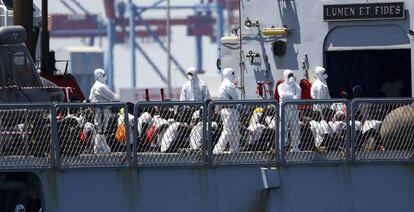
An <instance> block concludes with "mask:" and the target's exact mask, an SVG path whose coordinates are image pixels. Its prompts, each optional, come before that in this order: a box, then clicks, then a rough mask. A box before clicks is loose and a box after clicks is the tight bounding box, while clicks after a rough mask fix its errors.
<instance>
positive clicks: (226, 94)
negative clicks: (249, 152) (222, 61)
mask: <svg viewBox="0 0 414 212" xmlns="http://www.w3.org/2000/svg"><path fill="white" fill-rule="evenodd" d="M235 82H236V75H235V73H234V70H233V69H231V68H225V69H224V70H223V81H222V82H221V85H220V88H219V90H218V96H219V98H220V99H222V100H238V99H239V94H238V92H237V88H236V85H235ZM221 120H222V122H223V132H222V133H221V135H220V138H219V140H218V142H217V144H216V145H215V146H214V149H213V154H220V153H223V152H224V150H225V149H226V146H227V144H230V149H229V151H230V153H236V152H238V151H239V148H240V143H239V141H240V131H239V113H238V112H237V110H236V109H235V108H223V109H221Z"/></svg>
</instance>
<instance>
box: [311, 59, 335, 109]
mask: <svg viewBox="0 0 414 212" xmlns="http://www.w3.org/2000/svg"><path fill="white" fill-rule="evenodd" d="M315 76H316V80H315V81H314V82H313V83H312V87H311V97H312V99H330V98H331V95H330V94H329V89H328V84H327V82H326V79H327V78H328V74H326V70H325V68H323V67H320V66H317V67H316V68H315ZM329 107H330V106H329V105H328V104H315V105H313V110H314V111H319V112H320V113H322V110H323V109H324V108H329Z"/></svg>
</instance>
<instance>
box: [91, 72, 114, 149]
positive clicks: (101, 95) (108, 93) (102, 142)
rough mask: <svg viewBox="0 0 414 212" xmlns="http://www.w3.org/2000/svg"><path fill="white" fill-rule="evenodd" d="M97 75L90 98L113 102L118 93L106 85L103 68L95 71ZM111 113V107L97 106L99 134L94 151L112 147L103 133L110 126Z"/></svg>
mask: <svg viewBox="0 0 414 212" xmlns="http://www.w3.org/2000/svg"><path fill="white" fill-rule="evenodd" d="M94 75H95V83H94V84H93V86H92V88H91V91H90V94H89V100H90V101H91V102H94V103H103V102H111V101H114V100H115V99H116V95H115V94H114V92H112V90H111V89H110V88H109V86H108V85H106V79H107V77H106V74H105V71H104V70H103V69H100V68H98V69H96V70H95V72H94ZM110 115H111V113H110V111H109V109H101V108H97V109H96V113H95V117H94V124H95V128H96V129H97V135H96V137H95V145H94V152H95V153H108V152H110V149H109V147H108V145H107V144H106V138H105V136H104V135H103V133H104V131H105V130H106V128H107V126H108V121H109V117H110Z"/></svg>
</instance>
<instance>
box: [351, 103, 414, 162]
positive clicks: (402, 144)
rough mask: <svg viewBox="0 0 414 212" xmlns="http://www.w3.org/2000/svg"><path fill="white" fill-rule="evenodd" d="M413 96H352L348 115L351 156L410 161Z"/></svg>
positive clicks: (413, 143) (413, 137) (413, 150)
mask: <svg viewBox="0 0 414 212" xmlns="http://www.w3.org/2000/svg"><path fill="white" fill-rule="evenodd" d="M413 103H414V99H413V98H391V99H367V98H362V99H354V100H353V101H352V109H351V111H352V114H351V117H352V118H351V132H352V134H351V141H352V159H353V160H355V161H365V162H366V161H399V162H401V161H413V154H414V104H413Z"/></svg>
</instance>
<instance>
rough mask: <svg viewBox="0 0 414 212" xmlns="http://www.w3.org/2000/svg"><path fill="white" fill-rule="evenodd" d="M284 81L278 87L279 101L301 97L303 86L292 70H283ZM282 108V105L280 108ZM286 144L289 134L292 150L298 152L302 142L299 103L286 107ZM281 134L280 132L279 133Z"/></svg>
mask: <svg viewBox="0 0 414 212" xmlns="http://www.w3.org/2000/svg"><path fill="white" fill-rule="evenodd" d="M283 78H284V82H283V83H281V84H280V85H279V86H278V87H277V91H278V93H279V96H280V99H279V102H280V103H281V104H282V102H284V101H286V100H291V99H300V95H301V91H302V90H301V88H300V86H299V85H298V83H297V82H296V80H295V76H294V75H293V72H292V70H289V69H287V70H285V71H284V72H283ZM280 109H281V110H282V107H281V108H280ZM283 121H284V122H285V129H287V130H286V131H285V145H286V142H287V141H288V135H289V134H290V142H291V146H292V149H291V151H292V152H298V151H300V150H299V144H300V126H299V113H298V110H297V105H287V106H286V107H285V120H283ZM279 135H280V134H279Z"/></svg>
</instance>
